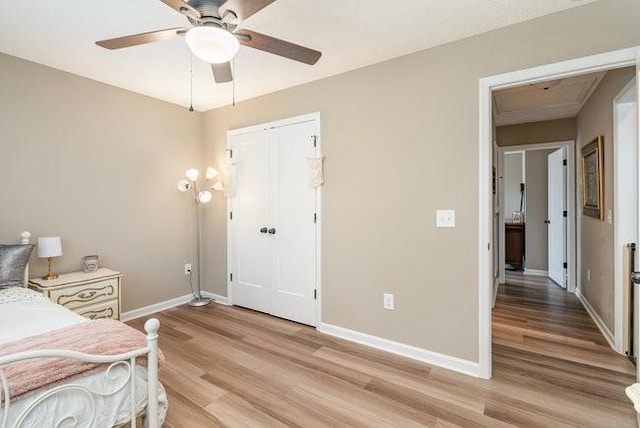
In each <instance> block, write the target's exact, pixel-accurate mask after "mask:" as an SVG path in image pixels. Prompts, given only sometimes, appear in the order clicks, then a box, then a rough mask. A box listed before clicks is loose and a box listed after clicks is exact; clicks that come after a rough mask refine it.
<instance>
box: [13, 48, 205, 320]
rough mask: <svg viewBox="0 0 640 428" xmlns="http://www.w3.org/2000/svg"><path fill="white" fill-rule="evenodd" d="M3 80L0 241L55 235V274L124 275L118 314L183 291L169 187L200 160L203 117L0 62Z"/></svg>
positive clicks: (178, 228)
mask: <svg viewBox="0 0 640 428" xmlns="http://www.w3.org/2000/svg"><path fill="white" fill-rule="evenodd" d="M0 76H1V77H2V78H1V79H0V178H1V179H0V195H1V200H2V209H0V224H1V225H2V227H1V228H0V242H3V243H6V242H16V240H17V237H18V233H19V232H20V231H22V230H25V229H26V230H30V231H31V232H32V233H33V235H34V237H35V238H37V237H38V236H50V235H60V236H62V243H63V252H64V255H63V256H62V257H61V258H60V259H58V260H56V270H57V271H58V272H69V271H75V270H79V269H80V268H81V262H80V258H81V257H82V256H83V255H86V254H99V255H100V263H101V264H102V265H103V266H105V267H109V268H112V269H117V270H121V271H122V272H123V273H124V283H123V300H122V302H123V310H125V311H126V310H131V309H135V308H139V307H142V306H145V305H149V304H152V303H157V302H159V301H163V300H167V299H170V298H174V297H178V296H182V295H185V294H187V293H188V290H189V283H188V281H186V280H185V278H186V277H185V276H183V275H182V272H181V271H182V264H183V263H185V262H186V261H189V259H190V258H191V256H190V254H192V245H193V239H192V237H193V236H194V235H193V230H192V225H193V221H192V217H191V214H192V212H191V207H190V203H189V201H188V200H187V199H186V198H185V195H183V194H179V193H178V191H177V189H176V181H177V180H178V178H180V176H181V174H182V173H183V171H184V170H185V169H186V168H187V167H189V166H191V165H195V164H196V163H197V162H199V161H200V155H201V149H202V147H201V144H202V116H201V114H198V113H196V114H189V113H188V112H187V111H186V109H183V108H180V107H178V106H174V105H171V104H167V103H165V102H161V101H157V100H154V99H151V98H147V97H144V96H141V95H137V94H134V93H131V92H127V91H125V90H122V89H117V88H114V87H111V86H107V85H103V84H100V83H97V82H95V81H92V80H88V79H84V78H81V77H78V76H74V75H71V74H68V73H64V72H61V71H57V70H53V69H51V68H47V67H43V66H41V65H38V64H35V63H31V62H27V61H23V60H20V59H17V58H14V57H10V56H7V55H1V54H0ZM32 260H33V262H32V272H33V274H34V275H42V274H43V273H44V272H45V263H44V262H43V261H41V260H39V259H36V258H35V257H34V258H33V259H32Z"/></svg>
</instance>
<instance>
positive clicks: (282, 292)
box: [270, 122, 316, 325]
mask: <svg viewBox="0 0 640 428" xmlns="http://www.w3.org/2000/svg"><path fill="white" fill-rule="evenodd" d="M315 126H316V125H315V122H304V123H299V124H295V125H289V126H283V127H281V128H275V129H272V130H271V166H272V170H271V180H272V187H271V219H272V222H271V225H270V227H272V228H274V229H275V234H273V235H270V238H271V239H272V240H273V244H274V247H273V252H272V263H273V264H272V266H273V270H272V272H273V277H272V284H273V288H272V293H271V297H272V309H271V313H272V314H273V315H276V316H278V317H281V318H286V319H289V320H292V321H297V322H300V323H303V324H308V325H316V302H315V297H314V290H315V288H316V253H315V251H316V244H315V243H316V227H315V226H316V225H315V222H314V213H315V212H316V192H315V189H314V188H313V187H311V186H310V184H309V173H308V167H307V159H308V158H310V157H314V156H315V151H316V149H315V148H314V144H313V139H312V136H313V135H314V134H315Z"/></svg>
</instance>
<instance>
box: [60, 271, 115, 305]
mask: <svg viewBox="0 0 640 428" xmlns="http://www.w3.org/2000/svg"><path fill="white" fill-rule="evenodd" d="M118 281H119V279H118V278H110V279H105V280H103V281H98V282H94V283H89V284H81V285H75V286H71V287H65V288H62V289H58V290H51V294H50V295H49V297H50V298H51V300H53V301H54V302H56V303H58V304H60V305H62V306H65V307H67V308H69V309H73V308H77V307H79V306H85V305H87V304H93V303H99V302H104V301H106V300H112V299H116V300H117V299H118Z"/></svg>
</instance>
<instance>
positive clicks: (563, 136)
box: [497, 117, 576, 147]
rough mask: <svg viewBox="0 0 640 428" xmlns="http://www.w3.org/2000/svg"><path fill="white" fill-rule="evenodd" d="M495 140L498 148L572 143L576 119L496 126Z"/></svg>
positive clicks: (574, 135)
mask: <svg viewBox="0 0 640 428" xmlns="http://www.w3.org/2000/svg"><path fill="white" fill-rule="evenodd" d="M497 138H498V146H500V147H507V146H520V145H523V144H538V143H555V142H558V141H574V140H575V139H576V118H575V117H570V118H568V119H556V120H544V121H542V122H529V123H521V124H518V125H508V126H498V128H497Z"/></svg>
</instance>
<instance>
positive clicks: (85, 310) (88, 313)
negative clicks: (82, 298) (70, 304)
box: [74, 299, 120, 320]
mask: <svg viewBox="0 0 640 428" xmlns="http://www.w3.org/2000/svg"><path fill="white" fill-rule="evenodd" d="M74 312H75V313H77V314H80V315H82V316H83V317H85V318H89V319H92V320H95V319H98V318H112V319H114V320H117V319H120V312H119V310H118V300H117V299H115V300H109V301H107V302H101V303H96V304H95V305H88V306H83V307H81V308H77V309H74Z"/></svg>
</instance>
